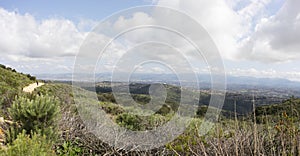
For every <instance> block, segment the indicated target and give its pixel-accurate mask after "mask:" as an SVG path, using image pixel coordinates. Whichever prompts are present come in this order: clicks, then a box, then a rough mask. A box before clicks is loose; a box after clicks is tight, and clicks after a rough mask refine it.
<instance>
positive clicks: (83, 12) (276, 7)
mask: <svg viewBox="0 0 300 156" xmlns="http://www.w3.org/2000/svg"><path fill="white" fill-rule="evenodd" d="M142 5H154V6H164V7H168V8H173V9H176V10H178V11H180V12H183V13H184V14H186V15H188V16H189V17H191V18H192V19H194V20H195V21H197V22H198V23H199V24H200V25H201V26H202V27H203V28H204V29H205V31H206V32H207V33H208V34H209V35H210V37H211V38H212V40H213V42H214V43H215V45H216V47H217V48H218V50H219V52H220V56H221V58H222V60H223V63H224V66H225V71H226V73H227V74H228V75H233V76H254V77H269V78H287V79H289V80H295V81H300V8H299V7H298V6H300V1H295V0H216V1H208V0H152V1H151V0H139V1H138V0H110V1H96V0H90V1H71V0H64V1H58V0H51V1H50V0H45V1H38V0H27V1H20V0H0V34H1V37H0V56H1V57H0V64H4V65H7V66H10V67H13V68H15V69H17V70H18V71H20V72H23V73H30V74H33V75H35V74H42V73H47V74H49V73H50V74H52V73H53V74H55V73H72V71H73V68H74V61H75V58H76V56H77V54H78V52H79V50H80V47H81V46H82V44H83V43H84V41H85V40H86V38H87V37H88V36H89V34H90V32H91V31H92V30H93V28H95V27H97V26H98V25H99V23H101V22H103V21H104V22H107V27H108V28H109V30H111V31H115V32H117V31H119V30H121V29H126V28H131V27H132V26H133V25H143V24H154V25H155V24H158V23H160V22H163V23H169V24H171V23H172V22H173V21H181V20H183V19H181V17H178V16H177V17H172V18H171V19H170V18H168V19H166V18H167V17H166V16H163V15H161V16H160V15H157V14H155V13H156V12H157V10H155V9H154V10H150V11H145V12H143V11H142V10H140V11H137V12H133V13H132V16H125V15H124V16H120V17H119V18H116V19H114V20H110V19H109V18H108V17H110V16H111V15H112V14H116V12H120V11H121V10H124V9H127V8H133V7H136V6H142ZM185 20H186V18H185ZM166 21H167V22H166ZM183 21H184V20H183ZM177 28H178V29H182V30H185V29H189V27H188V26H186V25H185V24H182V25H180V26H178V27H177ZM195 32H196V30H195ZM172 35H173V34H170V33H166V32H164V31H161V30H155V31H154V30H150V29H146V28H145V29H142V30H136V31H134V32H129V33H127V34H125V35H123V36H122V38H120V39H119V42H116V43H114V44H112V45H111V46H110V47H109V48H108V52H107V54H106V55H104V56H103V59H102V60H100V61H102V62H101V63H99V64H98V66H101V67H99V68H98V71H99V72H107V71H110V70H112V69H113V67H114V66H115V65H116V62H117V61H118V60H119V59H120V58H122V56H125V55H124V54H126V52H128V51H129V50H130V49H131V48H133V47H134V44H135V43H140V42H141V41H144V40H145V39H149V40H152V41H153V40H155V41H157V40H160V41H166V42H172V43H176V45H178V47H179V48H178V49H181V50H182V51H183V53H184V55H185V56H186V57H188V58H189V59H190V60H191V61H190V62H192V64H194V65H197V60H196V59H195V58H196V57H194V55H193V54H190V51H191V50H190V48H191V47H189V46H186V43H185V42H184V41H182V39H180V38H178V39H177V38H176V36H172ZM196 35H197V34H196ZM100 36H102V38H103V40H105V39H110V38H112V37H113V36H109V35H107V34H105V32H104V33H103V34H100ZM170 39H172V40H171V41H170ZM156 46H157V45H156ZM142 48H143V49H146V48H148V49H149V47H147V46H145V47H142ZM161 48H162V49H164V48H165V53H168V52H166V51H167V50H169V51H172V50H171V49H168V48H166V47H165V46H162V47H161ZM137 49H138V50H141V47H138V48H137ZM162 49H160V50H159V51H155V49H151V48H150V50H145V51H144V52H140V53H138V52H137V51H135V52H134V51H133V52H132V54H130V53H129V54H127V55H126V56H127V58H129V59H123V61H125V63H123V64H122V63H121V64H122V66H127V65H128V66H129V65H130V63H128V64H126V61H128V62H131V64H132V60H139V59H138V58H142V57H149V53H151V56H157V57H153V58H156V59H161V60H164V58H163V57H165V55H164V54H161V51H162ZM173 50H174V48H173ZM112 54H113V55H112ZM204 55H206V56H209V55H210V53H209V50H207V52H204ZM179 57H181V55H180V53H178V54H176V55H172V54H170V55H168V57H165V58H168V60H171V61H169V62H168V63H170V64H171V65H172V66H174V68H180V67H177V66H178V64H180V60H182V63H183V62H184V60H183V59H181V58H179ZM208 59H209V58H208ZM140 60H143V59H140ZM165 60H166V59H165ZM172 61H173V62H172ZM198 62H205V61H203V59H202V60H201V61H198ZM199 64H201V63H199ZM200 67H201V65H199V67H198V68H197V67H195V68H194V69H195V70H197V71H200V72H205V71H207V69H204V68H201V69H199V68H200ZM125 69H126V70H127V68H124V70H125ZM137 69H138V70H140V71H141V72H142V71H145V72H146V71H151V72H155V73H165V72H166V69H161V68H159V67H157V65H153V66H151V65H150V66H148V67H145V68H143V67H142V66H141V65H140V66H139V67H138V68H137ZM182 70H183V69H182ZM170 71H171V70H170Z"/></svg>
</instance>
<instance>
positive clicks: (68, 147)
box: [56, 141, 84, 156]
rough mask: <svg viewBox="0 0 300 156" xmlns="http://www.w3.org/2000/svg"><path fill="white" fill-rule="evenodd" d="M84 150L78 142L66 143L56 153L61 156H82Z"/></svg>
mask: <svg viewBox="0 0 300 156" xmlns="http://www.w3.org/2000/svg"><path fill="white" fill-rule="evenodd" d="M83 151H84V150H83V149H82V148H80V147H79V146H78V145H77V142H76V141H75V142H71V141H65V142H64V143H63V144H62V145H61V146H59V147H58V148H57V150H56V153H57V154H59V155H69V156H76V155H82V154H83Z"/></svg>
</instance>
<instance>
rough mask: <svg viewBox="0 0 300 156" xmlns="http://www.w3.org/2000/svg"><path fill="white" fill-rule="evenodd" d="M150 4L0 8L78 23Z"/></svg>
mask: <svg viewBox="0 0 300 156" xmlns="http://www.w3.org/2000/svg"><path fill="white" fill-rule="evenodd" d="M151 3H152V2H151V1H146V0H108V1H106V0H100V1H99V0H89V1H82V0H79V1H74V0H63V1H61V0H51V1H50V0H45V1H40V0H26V1H22V0H1V1H0V6H1V7H3V8H5V9H6V10H8V11H18V12H19V13H20V14H24V13H30V14H32V15H34V16H35V17H36V18H37V19H45V18H49V17H63V18H67V19H70V20H73V21H78V20H79V19H81V18H87V19H92V20H102V19H103V18H105V17H107V16H109V15H111V14H113V13H115V12H117V11H120V10H123V9H126V8H129V7H134V6H140V5H150V4H151Z"/></svg>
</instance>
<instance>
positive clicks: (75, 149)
mask: <svg viewBox="0 0 300 156" xmlns="http://www.w3.org/2000/svg"><path fill="white" fill-rule="evenodd" d="M1 69H2V70H4V71H5V74H6V75H8V76H7V77H2V79H1V80H0V83H1V84H5V85H3V86H5V88H1V89H2V90H1V91H2V92H1V95H3V96H2V97H4V96H5V101H4V100H2V101H1V106H2V115H1V114H0V116H2V117H4V119H5V120H4V121H1V120H0V127H1V128H0V139H1V135H3V136H5V137H3V138H5V140H4V142H3V145H2V146H0V155H12V156H13V155H26V156H27V155H28V156H30V155H32V156H36V155H274V156H275V155H300V121H299V112H300V99H297V98H294V97H291V98H290V99H288V100H286V101H283V102H282V103H281V104H273V105H266V106H259V107H255V105H253V106H254V107H253V106H251V107H252V108H253V109H252V111H251V112H250V113H249V114H247V115H241V114H238V113H235V112H236V111H234V112H229V114H230V115H226V114H228V112H223V115H222V117H221V118H220V121H219V122H218V123H217V124H216V125H215V127H214V129H212V130H211V131H210V132H209V133H208V134H207V135H204V136H199V133H198V132H199V127H200V124H201V123H202V122H203V115H204V114H205V112H206V109H207V107H206V106H205V105H201V107H199V109H198V111H197V114H196V115H195V118H194V119H193V120H192V122H191V124H190V126H189V127H188V128H187V129H186V131H185V132H184V133H183V134H181V135H180V136H179V137H178V138H176V139H175V140H173V141H172V142H170V143H168V144H167V145H165V146H163V147H160V148H158V149H153V150H151V151H134V150H132V151H131V150H129V151H128V150H122V149H116V148H114V147H110V146H109V145H107V144H106V143H104V142H102V141H101V140H99V139H97V137H95V136H94V134H92V133H90V132H89V131H88V130H87V128H86V127H85V125H84V124H83V121H82V120H81V118H80V116H79V115H78V111H77V109H76V106H75V102H74V99H73V94H72V87H71V86H70V85H68V84H62V83H48V84H46V85H44V86H42V87H39V88H37V89H36V90H35V91H34V92H33V93H32V94H28V93H23V92H21V91H20V90H21V89H22V87H25V86H26V85H27V84H29V83H31V82H33V78H31V77H29V76H26V75H24V74H19V73H16V72H15V71H13V70H12V69H7V68H1ZM12 77H14V79H12ZM23 80H24V81H23ZM12 86H17V87H12ZM1 87H2V86H1ZM12 88H16V89H15V91H14V92H13V94H11V95H10V96H7V95H8V92H10V91H9V90H13V89H12ZM169 89H170V91H169V92H168V97H167V101H166V104H165V105H164V106H163V107H162V108H161V109H159V111H157V112H155V113H153V114H152V115H149V116H140V115H136V114H133V113H132V112H134V111H139V109H137V108H132V107H126V106H122V105H119V104H117V103H116V101H115V99H114V97H113V96H112V94H111V93H110V91H109V88H108V89H107V90H106V91H102V92H101V91H98V99H99V101H100V102H99V108H102V109H103V110H104V111H105V112H106V113H108V114H109V116H110V118H111V119H112V120H114V121H115V122H116V123H117V124H119V125H120V126H123V127H125V128H127V129H130V130H134V131H144V130H151V129H153V128H155V127H158V126H160V125H163V124H164V123H166V122H167V121H169V120H170V118H172V116H173V114H174V112H176V109H177V106H178V103H177V100H178V97H177V96H176V93H178V88H176V87H175V88H174V87H172V86H169ZM132 96H133V98H134V99H135V100H136V101H137V102H138V103H140V104H141V105H143V104H145V103H147V101H149V100H150V99H149V98H150V97H149V96H148V95H147V88H146V89H145V88H143V89H136V90H134V92H133V93H132ZM232 105H233V106H234V108H237V106H236V105H235V104H234V102H233V103H232ZM235 110H236V109H235Z"/></svg>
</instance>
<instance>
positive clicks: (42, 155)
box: [0, 131, 55, 156]
mask: <svg viewBox="0 0 300 156" xmlns="http://www.w3.org/2000/svg"><path fill="white" fill-rule="evenodd" d="M51 147H52V142H51V141H49V140H47V139H46V137H45V136H41V135H40V134H36V133H32V134H31V137H30V136H29V135H27V134H26V132H25V131H23V132H22V133H20V134H19V135H18V137H17V139H16V140H14V141H13V143H12V144H11V145H9V146H8V148H7V149H6V150H2V151H0V155H7V156H19V155H24V156H25V155H26V156H52V155H55V153H54V151H52V150H51Z"/></svg>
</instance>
